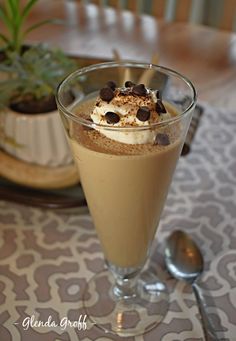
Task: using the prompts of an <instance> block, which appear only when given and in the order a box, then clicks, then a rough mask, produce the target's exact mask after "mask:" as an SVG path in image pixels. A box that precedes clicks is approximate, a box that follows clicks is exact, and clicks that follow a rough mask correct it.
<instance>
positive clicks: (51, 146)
mask: <svg viewBox="0 0 236 341" xmlns="http://www.w3.org/2000/svg"><path fill="white" fill-rule="evenodd" d="M0 146H1V147H2V149H3V150H5V151H6V152H8V153H9V154H11V155H13V156H15V157H17V158H19V159H21V160H24V161H26V162H30V163H34V164H37V165H41V166H47V167H58V166H63V165H67V164H69V163H71V162H72V156H71V152H70V149H69V145H68V142H67V139H66V136H65V132H64V128H63V126H62V123H61V119H60V116H59V113H58V111H53V112H50V113H44V114H22V113H17V112H14V111H12V110H9V109H8V110H4V111H2V112H0Z"/></svg>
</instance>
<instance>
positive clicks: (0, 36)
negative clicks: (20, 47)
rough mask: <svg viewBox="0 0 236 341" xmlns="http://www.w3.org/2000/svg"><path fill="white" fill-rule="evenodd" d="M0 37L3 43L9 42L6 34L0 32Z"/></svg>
mask: <svg viewBox="0 0 236 341" xmlns="http://www.w3.org/2000/svg"><path fill="white" fill-rule="evenodd" d="M0 39H1V40H3V41H4V42H5V43H7V44H8V43H9V39H8V38H7V36H5V35H4V34H2V33H0Z"/></svg>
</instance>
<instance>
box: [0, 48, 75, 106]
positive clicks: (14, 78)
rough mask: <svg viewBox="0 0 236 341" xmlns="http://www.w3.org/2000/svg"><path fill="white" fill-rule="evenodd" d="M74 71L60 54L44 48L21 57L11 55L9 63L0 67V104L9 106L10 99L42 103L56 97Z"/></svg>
mask: <svg viewBox="0 0 236 341" xmlns="http://www.w3.org/2000/svg"><path fill="white" fill-rule="evenodd" d="M9 60H10V62H9ZM76 67H77V65H76V63H75V62H74V61H72V60H71V59H69V58H67V57H66V56H65V55H64V53H63V52H62V51H60V50H51V49H49V48H48V47H47V46H45V45H38V46H34V47H32V48H30V49H29V50H27V51H26V52H25V53H24V54H23V55H20V54H17V53H15V52H11V53H9V54H8V62H7V63H0V71H1V72H2V73H3V77H4V78H3V80H2V81H0V103H2V104H4V105H9V104H10V103H11V101H12V99H14V101H18V100H19V101H20V100H22V99H24V98H33V99H41V98H44V97H48V96H50V95H52V94H55V92H56V88H57V86H58V84H59V83H60V82H61V80H62V79H63V78H65V77H66V76H67V75H68V74H69V73H70V72H72V71H74V70H75V69H76Z"/></svg>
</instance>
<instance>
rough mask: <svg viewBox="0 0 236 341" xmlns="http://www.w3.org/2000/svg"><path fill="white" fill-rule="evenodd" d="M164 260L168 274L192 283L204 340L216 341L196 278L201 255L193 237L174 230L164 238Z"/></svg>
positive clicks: (201, 265) (200, 269)
mask: <svg viewBox="0 0 236 341" xmlns="http://www.w3.org/2000/svg"><path fill="white" fill-rule="evenodd" d="M165 262H166V267H167V269H168V270H169V272H170V274H171V275H172V276H173V277H175V278H176V279H180V280H184V281H186V282H188V283H189V284H191V285H192V289H193V293H194V294H195V298H196V302H197V304H198V308H199V312H200V315H201V321H202V327H203V333H204V337H205V340H206V341H217V340H218V337H217V335H216V332H215V327H214V326H213V323H212V321H211V319H210V317H209V315H208V314H207V312H206V304H205V302H204V298H203V297H202V295H201V292H200V290H199V288H198V286H197V283H196V280H197V279H198V278H199V276H200V275H201V274H202V272H203V268H204V261H203V256H202V253H201V251H200V249H199V248H198V246H197V244H196V243H195V242H194V241H193V239H192V238H191V237H190V236H189V235H188V234H187V233H185V232H183V231H180V230H176V231H174V232H173V233H172V234H171V235H170V236H169V237H168V238H167V240H166V247H165Z"/></svg>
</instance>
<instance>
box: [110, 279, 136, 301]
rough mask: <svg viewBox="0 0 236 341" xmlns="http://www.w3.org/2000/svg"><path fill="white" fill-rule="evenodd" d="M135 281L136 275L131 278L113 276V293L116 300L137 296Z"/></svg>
mask: <svg viewBox="0 0 236 341" xmlns="http://www.w3.org/2000/svg"><path fill="white" fill-rule="evenodd" d="M137 279H138V275H137V274H135V275H134V276H133V277H130V276H129V277H121V276H115V280H116V282H115V285H114V287H113V293H114V295H115V297H116V298H117V299H129V298H133V297H136V296H137V288H138V286H137Z"/></svg>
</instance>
